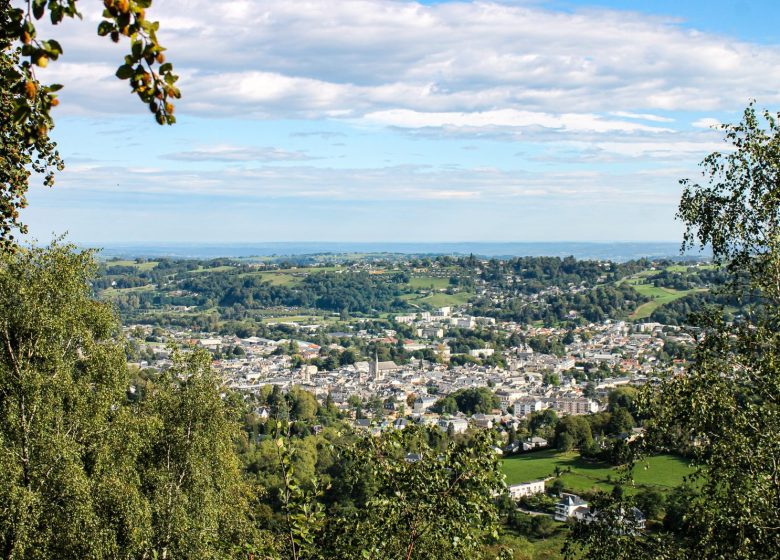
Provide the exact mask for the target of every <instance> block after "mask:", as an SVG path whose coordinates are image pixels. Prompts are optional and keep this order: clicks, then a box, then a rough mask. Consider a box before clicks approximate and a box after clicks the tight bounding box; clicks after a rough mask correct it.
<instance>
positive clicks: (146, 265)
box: [104, 260, 158, 270]
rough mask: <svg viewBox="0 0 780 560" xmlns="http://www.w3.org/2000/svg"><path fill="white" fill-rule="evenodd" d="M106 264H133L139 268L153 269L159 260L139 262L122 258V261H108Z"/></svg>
mask: <svg viewBox="0 0 780 560" xmlns="http://www.w3.org/2000/svg"><path fill="white" fill-rule="evenodd" d="M104 264H105V265H106V266H133V267H135V268H137V269H138V270H152V269H153V268H154V267H156V266H157V264H158V262H157V261H146V262H142V263H137V262H135V261H130V260H122V261H106V262H105V263H104Z"/></svg>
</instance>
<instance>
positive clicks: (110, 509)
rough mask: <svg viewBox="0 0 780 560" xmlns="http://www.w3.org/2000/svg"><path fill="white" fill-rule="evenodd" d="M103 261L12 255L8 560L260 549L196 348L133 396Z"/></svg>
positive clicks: (3, 278)
mask: <svg viewBox="0 0 780 560" xmlns="http://www.w3.org/2000/svg"><path fill="white" fill-rule="evenodd" d="M94 270H95V264H94V262H93V260H92V254H91V253H89V252H77V251H75V249H74V248H73V247H71V246H68V245H61V244H58V243H55V244H53V245H52V246H51V247H49V248H30V249H19V250H18V251H17V252H15V253H8V252H6V253H2V254H0V552H1V553H2V556H3V558H6V559H39V558H40V559H46V558H93V559H102V558H144V557H146V558H149V557H152V556H157V557H160V558H169V557H201V558H217V557H220V556H221V555H225V554H227V553H228V552H229V551H231V550H232V549H233V548H234V546H235V544H236V543H243V542H246V543H250V544H251V543H254V542H255V541H256V540H257V537H258V535H257V533H256V532H255V531H254V530H253V529H252V527H251V526H250V524H249V517H248V514H249V511H248V506H247V504H248V501H249V499H250V497H251V495H250V493H249V489H248V488H247V487H246V486H245V484H244V482H243V480H242V476H241V473H240V471H239V470H238V461H237V457H236V455H235V450H234V447H233V444H234V440H235V438H236V437H237V436H238V433H237V430H236V425H235V424H234V422H233V421H232V420H231V419H230V418H231V417H232V415H233V413H232V412H231V411H230V410H229V408H228V403H227V402H226V401H224V400H223V399H222V398H221V396H220V389H219V384H218V383H217V380H216V378H215V376H214V374H213V373H211V372H210V370H209V361H208V357H207V356H206V355H204V354H202V353H197V352H196V353H190V354H188V355H187V356H181V357H179V358H177V359H176V361H175V365H174V367H173V368H171V369H170V370H169V371H168V372H167V373H164V374H161V375H158V376H156V377H155V379H154V380H151V379H150V380H148V381H147V382H146V383H145V384H144V389H143V391H136V395H135V398H133V399H128V398H127V391H128V388H129V386H130V382H131V379H130V376H129V375H128V372H127V368H126V364H125V355H124V348H123V343H122V340H121V338H120V331H119V324H118V321H117V319H116V317H115V316H114V314H113V312H112V310H111V308H110V307H109V306H107V305H106V304H104V303H99V302H96V301H94V300H93V299H92V298H91V295H90V287H89V279H90V278H91V276H92V274H93V273H94Z"/></svg>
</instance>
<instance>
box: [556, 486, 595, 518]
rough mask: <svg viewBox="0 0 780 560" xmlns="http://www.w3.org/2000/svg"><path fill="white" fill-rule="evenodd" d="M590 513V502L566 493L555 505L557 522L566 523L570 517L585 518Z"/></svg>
mask: <svg viewBox="0 0 780 560" xmlns="http://www.w3.org/2000/svg"><path fill="white" fill-rule="evenodd" d="M589 513H590V509H588V502H586V501H585V500H583V499H582V498H580V497H579V496H577V495H576V494H566V493H564V494H562V495H561V501H560V502H558V503H557V504H555V520H556V521H566V520H567V519H569V518H570V517H584V516H585V515H587V514H589ZM578 514H579V515H578Z"/></svg>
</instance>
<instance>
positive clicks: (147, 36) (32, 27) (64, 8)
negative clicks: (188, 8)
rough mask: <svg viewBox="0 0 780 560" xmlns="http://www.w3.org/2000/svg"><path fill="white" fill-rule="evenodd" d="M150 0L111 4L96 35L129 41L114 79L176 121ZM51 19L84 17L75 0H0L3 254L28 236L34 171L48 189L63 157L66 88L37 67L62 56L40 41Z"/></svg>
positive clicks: (158, 115) (163, 120)
mask: <svg viewBox="0 0 780 560" xmlns="http://www.w3.org/2000/svg"><path fill="white" fill-rule="evenodd" d="M151 4H152V2H151V0H105V1H104V10H103V20H102V21H101V22H100V24H99V26H98V29H97V33H98V35H100V36H109V37H110V38H111V40H113V41H114V42H119V41H120V39H121V38H122V37H127V38H128V39H129V40H130V49H129V52H128V53H127V55H125V57H124V61H123V63H122V65H121V66H120V67H119V68H118V69H117V71H116V76H117V77H118V78H119V79H121V80H128V83H129V85H130V89H131V91H132V92H133V93H135V94H136V95H137V96H138V98H139V99H140V100H141V102H142V103H144V104H145V105H146V106H147V107H148V108H149V110H150V111H151V112H152V113H153V114H154V118H155V120H156V121H157V122H158V123H159V124H173V123H174V122H176V118H175V117H174V115H173V113H174V100H175V99H178V98H180V97H181V92H180V91H179V89H178V87H176V82H177V80H178V76H177V75H176V74H174V73H173V66H172V64H171V63H170V62H167V61H166V60H165V54H164V51H165V47H163V46H162V45H161V44H160V42H159V41H158V39H157V31H158V29H159V23H158V22H156V21H150V20H149V19H147V17H146V10H147V9H148V8H149V7H151ZM46 15H48V16H49V19H50V21H51V23H52V24H54V25H56V24H59V23H61V22H62V21H63V20H64V19H65V18H77V17H78V18H81V13H80V12H79V11H78V7H77V0H28V1H27V2H26V3H25V4H24V7H14V6H13V5H12V4H11V2H10V0H2V1H0V249H9V248H12V247H13V246H14V238H13V235H12V231H13V230H19V231H20V233H22V234H24V233H27V229H26V227H25V226H24V224H22V223H21V222H20V221H19V210H20V209H23V208H25V207H26V205H27V201H26V193H27V189H28V186H29V179H30V174H31V171H33V172H35V173H38V174H41V175H43V182H44V184H45V185H46V186H51V185H53V183H54V171H55V170H61V169H62V166H63V164H62V160H61V159H60V157H59V154H58V152H57V150H56V144H55V143H54V142H53V141H52V140H51V139H50V137H49V133H50V131H51V129H52V128H53V127H54V119H53V117H52V114H51V113H52V109H53V108H54V107H56V106H57V105H59V99H58V98H57V92H58V91H59V90H60V89H61V88H62V85H60V84H42V83H41V82H40V81H39V80H38V78H37V76H36V69H37V68H45V67H46V66H48V65H49V62H50V61H56V60H58V59H59V57H60V56H61V55H62V54H63V47H62V46H61V45H60V43H59V42H58V41H56V40H55V39H43V38H40V37H39V36H38V31H37V28H36V21H37V20H40V19H41V18H43V17H44V16H46Z"/></svg>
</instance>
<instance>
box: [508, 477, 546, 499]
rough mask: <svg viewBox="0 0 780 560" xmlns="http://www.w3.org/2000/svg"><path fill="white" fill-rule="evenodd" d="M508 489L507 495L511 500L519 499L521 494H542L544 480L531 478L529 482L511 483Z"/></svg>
mask: <svg viewBox="0 0 780 560" xmlns="http://www.w3.org/2000/svg"><path fill="white" fill-rule="evenodd" d="M508 490H509V497H510V498H512V499H513V500H519V499H520V498H522V497H523V496H531V495H533V494H544V480H532V481H531V482H521V483H520V484H512V485H511V486H510V487H509V488H508Z"/></svg>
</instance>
